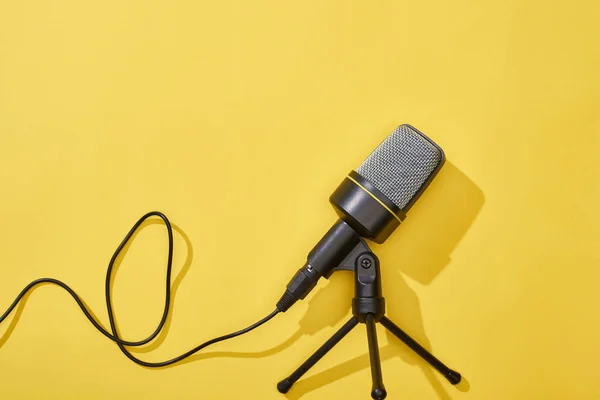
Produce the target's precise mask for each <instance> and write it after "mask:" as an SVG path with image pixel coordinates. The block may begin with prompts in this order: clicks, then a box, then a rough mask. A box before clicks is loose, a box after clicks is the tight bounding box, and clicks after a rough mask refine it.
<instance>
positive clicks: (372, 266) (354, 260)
mask: <svg viewBox="0 0 600 400" xmlns="http://www.w3.org/2000/svg"><path fill="white" fill-rule="evenodd" d="M340 269H344V270H353V271H355V280H354V289H355V295H354V299H353V300H352V314H353V317H352V318H350V320H349V321H348V322H346V324H344V326H342V327H341V328H340V330H338V331H337V332H336V333H335V334H334V335H333V336H332V337H331V338H330V339H329V340H328V341H327V342H325V343H324V344H323V345H322V346H321V347H320V348H319V349H318V350H317V351H316V352H315V353H314V354H313V355H311V356H310V357H309V358H308V360H306V361H305V362H304V363H303V364H302V365H301V366H300V367H298V369H297V370H296V371H294V372H293V373H292V374H291V375H290V376H289V377H287V378H285V379H284V380H282V381H281V382H279V383H278V384H277V390H279V392H280V393H287V392H288V391H289V390H290V388H291V387H292V385H293V384H294V383H295V382H296V381H297V380H298V379H300V378H301V377H302V375H304V374H305V373H306V372H307V371H308V370H309V369H310V368H311V367H312V366H313V365H315V364H316V363H317V361H319V360H320V359H321V358H322V357H323V356H324V355H325V354H327V352H328V351H329V350H331V349H332V348H333V347H334V346H335V345H336V344H338V343H339V341H340V340H342V339H343V338H344V336H346V335H347V334H348V333H349V332H350V331H351V330H352V329H353V328H354V327H355V326H356V325H358V323H359V322H362V323H364V324H365V325H366V326H367V340H368V343H369V356H370V360H371V378H372V380H373V388H372V390H371V397H372V398H373V399H376V400H382V399H385V397H386V396H387V392H386V391H385V387H384V385H383V378H382V376H381V362H380V360H379V346H378V344H377V334H376V331H375V323H377V322H381V324H382V325H383V326H384V327H385V328H386V329H387V330H388V331H390V332H391V333H392V334H394V336H396V337H397V338H398V339H400V340H401V341H402V342H404V343H405V344H406V345H407V346H408V347H410V348H411V349H412V350H413V351H415V352H416V353H417V354H418V355H419V356H420V357H421V358H423V359H424V360H425V361H427V362H428V363H429V364H430V365H431V366H432V367H433V368H435V369H436V370H438V371H439V372H440V373H441V374H442V375H444V377H445V378H446V379H447V380H448V381H450V383H452V384H453V385H456V384H458V383H459V382H460V380H461V375H460V374H459V373H458V372H456V371H454V370H451V369H450V368H448V367H447V366H446V365H444V363H442V362H441V361H440V360H438V359H437V358H435V357H434V356H433V355H432V354H431V353H430V352H428V351H427V350H425V349H424V348H423V347H422V346H421V345H420V344H419V343H417V342H416V341H415V340H414V339H413V338H411V337H410V336H408V335H407V334H406V333H405V332H404V331H403V330H402V329H400V328H399V327H398V326H396V324H394V323H393V322H392V321H390V320H389V319H388V318H387V317H385V315H384V314H385V299H384V298H383V296H382V293H381V276H380V273H379V260H378V258H377V256H376V255H375V254H373V253H372V252H371V251H370V250H369V248H368V247H367V245H366V243H364V242H362V243H361V244H360V245H359V246H357V248H356V249H355V250H354V251H353V252H352V254H350V255H349V256H348V257H347V258H346V260H344V262H343V263H342V265H340V266H339V267H337V268H335V270H340Z"/></svg>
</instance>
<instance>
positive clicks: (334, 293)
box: [165, 274, 353, 368]
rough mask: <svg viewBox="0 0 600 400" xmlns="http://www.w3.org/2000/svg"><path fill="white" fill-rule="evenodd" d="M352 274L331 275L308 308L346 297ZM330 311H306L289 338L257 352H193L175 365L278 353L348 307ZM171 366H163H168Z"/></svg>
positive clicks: (328, 323)
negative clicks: (325, 312) (322, 314)
mask: <svg viewBox="0 0 600 400" xmlns="http://www.w3.org/2000/svg"><path fill="white" fill-rule="evenodd" d="M351 284H352V275H351V274H335V275H333V276H332V277H331V279H330V282H329V283H328V284H327V290H320V291H318V292H317V293H316V295H315V296H314V297H313V298H312V299H311V300H310V301H309V302H308V305H309V308H310V307H312V306H311V305H312V304H314V303H316V304H329V305H331V304H336V300H339V299H340V298H347V297H348V296H351V294H352V290H353V289H352V286H351ZM328 308H329V310H328V311H330V312H328V313H327V315H326V316H321V315H318V314H316V313H306V314H305V315H304V317H303V318H302V319H301V320H300V322H299V324H300V327H299V329H298V330H297V331H296V332H294V333H293V334H292V335H291V336H290V337H289V338H287V339H286V340H285V341H283V342H282V343H280V344H278V345H276V346H274V347H271V348H270V349H267V350H262V351H257V352H207V353H198V354H195V355H193V356H191V357H189V358H187V359H185V360H183V361H181V362H179V363H177V365H182V364H187V363H190V362H194V361H198V360H205V359H209V358H215V357H229V358H262V357H268V356H271V355H274V354H276V353H279V352H281V351H283V350H285V349H287V348H288V347H290V346H292V345H293V344H294V343H295V342H297V341H298V340H300V339H301V338H302V337H303V336H305V335H314V334H315V333H317V332H319V331H320V330H321V329H323V328H324V327H325V326H334V325H335V324H336V322H337V321H338V320H340V319H341V318H343V317H344V316H345V315H346V314H347V313H348V307H345V306H343V307H337V308H332V307H328ZM169 367H171V366H168V367H165V368H169Z"/></svg>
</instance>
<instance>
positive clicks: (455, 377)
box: [446, 370, 462, 385]
mask: <svg viewBox="0 0 600 400" xmlns="http://www.w3.org/2000/svg"><path fill="white" fill-rule="evenodd" d="M446 379H448V382H450V383H451V384H453V385H458V384H459V383H460V380H461V379H462V376H461V375H460V374H459V373H458V372H456V371H454V370H449V371H448V372H447V373H446Z"/></svg>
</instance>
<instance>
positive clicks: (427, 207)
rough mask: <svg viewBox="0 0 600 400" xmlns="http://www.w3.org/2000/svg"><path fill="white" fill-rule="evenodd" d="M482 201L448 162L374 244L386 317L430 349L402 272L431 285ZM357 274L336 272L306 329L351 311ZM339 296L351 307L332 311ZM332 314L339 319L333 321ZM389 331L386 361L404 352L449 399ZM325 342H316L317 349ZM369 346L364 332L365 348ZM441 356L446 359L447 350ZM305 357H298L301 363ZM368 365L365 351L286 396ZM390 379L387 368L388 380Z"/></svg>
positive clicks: (464, 385) (443, 395)
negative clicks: (397, 224) (403, 216)
mask: <svg viewBox="0 0 600 400" xmlns="http://www.w3.org/2000/svg"><path fill="white" fill-rule="evenodd" d="M483 203H484V196H483V193H482V192H481V190H480V189H479V188H478V187H477V186H476V185H475V184H474V183H473V182H472V181H471V180H470V179H469V178H468V177H467V176H466V175H465V174H463V173H462V172H461V171H460V170H458V168H456V167H455V166H454V165H453V164H451V163H449V162H446V164H445V165H444V167H443V168H442V169H441V170H440V172H439V175H438V176H437V177H436V179H434V180H433V182H432V183H431V185H430V186H429V188H428V189H427V190H426V191H425V192H424V194H423V196H422V197H421V198H420V199H419V201H417V202H416V204H415V205H414V207H413V208H412V209H411V210H410V212H409V215H408V217H407V218H406V220H405V221H404V222H403V223H402V226H401V227H400V228H399V229H398V230H397V232H395V233H394V234H393V235H392V236H391V237H390V238H389V239H388V240H387V242H386V243H385V245H384V246H381V247H379V246H377V245H372V244H371V243H370V244H369V245H370V246H371V247H372V249H373V251H374V252H375V253H377V254H378V256H379V258H380V260H381V265H382V267H381V270H382V273H381V274H382V284H383V295H384V297H385V298H386V310H387V312H386V315H387V317H388V318H389V319H391V320H392V321H393V322H395V323H396V324H397V325H399V326H400V327H401V328H402V329H403V330H405V331H406V333H408V334H409V335H411V336H412V337H413V338H414V339H415V340H417V341H418V342H419V343H420V344H421V345H422V346H423V347H425V348H426V349H427V350H429V351H431V350H432V348H431V347H432V346H431V343H430V341H429V340H428V338H427V335H426V333H425V324H424V320H423V316H422V315H421V307H420V303H419V298H418V297H417V294H416V293H415V291H413V290H412V289H411V288H410V286H409V285H408V284H407V282H406V278H405V277H403V274H405V275H406V276H408V277H409V278H411V279H413V280H415V281H417V282H419V283H421V284H429V283H431V282H432V281H433V280H434V279H435V278H436V277H437V276H438V275H439V274H440V273H441V272H442V270H443V269H444V268H445V267H446V266H448V265H449V264H450V262H451V255H452V252H453V251H454V249H455V248H456V247H457V245H458V244H459V243H460V241H461V239H462V237H463V236H464V235H465V234H466V232H467V231H468V229H469V227H470V226H471V224H472V223H473V221H474V220H475V218H476V216H477V214H478V213H479V211H480V209H481V207H482V206H483ZM458 267H459V266H458ZM394 268H395V270H394ZM352 275H353V274H339V273H336V274H334V275H333V276H332V279H331V281H330V283H329V284H328V285H327V287H326V290H321V291H319V292H318V293H317V294H316V295H315V296H314V297H313V298H312V299H311V301H310V303H309V308H308V311H307V313H306V314H305V316H304V318H303V321H302V322H301V324H300V330H301V331H304V332H306V333H307V334H314V332H316V331H318V330H319V329H322V328H323V327H324V325H325V324H324V323H323V322H322V319H323V318H325V321H327V323H328V325H334V324H336V323H337V322H339V321H340V320H341V319H342V318H344V317H345V316H347V315H348V311H349V305H350V299H351V298H352V297H353V286H354V283H353V276H352ZM386 277H387V279H386ZM340 286H343V287H344V288H343V289H342V288H341V287H340ZM337 296H342V297H337ZM340 298H346V299H348V307H346V308H345V309H343V310H336V311H335V313H332V312H331V308H332V307H331V305H332V304H338V303H339V299H340ZM330 314H333V315H330ZM331 318H334V319H335V318H337V320H336V321H333V320H332V319H331ZM357 328H359V329H360V327H357ZM363 330H364V329H363ZM386 334H387V343H388V344H387V345H385V346H383V347H381V348H380V357H381V360H382V361H383V360H387V359H391V358H393V357H397V356H399V357H400V358H401V359H402V361H404V362H407V363H409V364H412V365H415V366H417V367H419V369H421V370H422V371H423V374H424V375H425V377H426V378H427V380H428V381H429V383H430V384H431V386H432V387H433V389H434V391H435V392H436V394H437V397H438V398H440V399H442V400H448V399H450V396H449V394H448V393H447V392H446V389H445V385H443V384H442V382H441V381H443V382H445V378H443V377H441V376H440V375H439V373H437V371H435V370H434V369H433V368H432V367H431V366H429V364H427V363H426V362H425V361H423V360H422V359H421V358H420V357H419V356H418V355H416V354H415V353H414V352H413V351H412V350H410V349H409V348H408V347H407V346H406V345H404V344H403V343H402V342H401V341H400V340H399V339H397V338H396V337H395V336H393V335H392V334H391V333H389V332H387V331H386ZM342 343H343V342H341V343H340V345H341V344H342ZM320 344H321V343H318V344H315V349H316V347H318V346H319V345H320ZM366 347H367V346H366V335H365V349H366ZM307 356H308V355H307ZM437 356H439V358H440V360H442V362H444V355H443V354H438V355H437ZM303 361H304V360H302V359H301V360H298V365H300V363H301V362H303ZM455 364H459V363H457V362H456V361H450V360H449V361H448V365H449V366H450V367H451V368H452V367H453V366H454V365H455ZM369 366H370V364H369V355H368V353H365V354H364V355H362V356H359V357H356V358H354V359H351V360H348V361H346V362H344V363H342V364H339V365H337V366H335V367H333V368H330V369H328V370H326V371H323V372H320V373H317V374H314V375H312V376H309V377H307V378H304V379H302V380H300V381H298V382H297V383H296V384H295V385H294V386H293V388H292V389H291V390H290V392H288V393H287V394H286V397H287V398H288V399H290V400H292V399H293V400H296V399H299V398H301V397H302V396H303V395H304V394H306V393H308V392H311V391H313V390H316V389H318V388H320V387H322V386H325V385H327V384H329V383H331V382H334V381H336V380H339V379H342V378H344V377H346V376H348V375H350V374H353V373H355V372H358V371H361V370H364V369H368V368H369ZM456 368H457V369H458V370H459V371H460V365H456ZM462 372H464V371H462ZM282 378H283V377H282ZM385 379H386V376H385V371H384V382H385ZM440 380H441V381H440ZM456 388H457V389H458V390H461V391H468V390H469V389H470V387H469V383H468V381H467V379H466V378H465V377H464V375H463V380H462V382H461V383H460V384H459V385H457V387H456Z"/></svg>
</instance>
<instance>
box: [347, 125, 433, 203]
mask: <svg viewBox="0 0 600 400" xmlns="http://www.w3.org/2000/svg"><path fill="white" fill-rule="evenodd" d="M443 162H444V152H443V151H442V149H441V148H440V147H439V146H438V145H436V144H435V143H433V142H432V141H431V140H430V139H429V138H428V137H426V136H425V135H423V134H422V133H421V132H419V131H418V130H416V129H415V128H413V127H412V126H410V125H401V126H399V127H398V128H396V130H395V131H394V132H392V133H391V134H390V135H389V136H388V137H387V138H385V140H384V141H383V142H382V143H381V144H380V145H379V146H378V147H377V148H376V149H375V150H373V152H372V153H371V154H370V155H369V157H367V159H366V160H365V161H364V162H363V163H362V164H361V165H360V167H358V169H356V172H357V173H358V174H359V175H360V176H362V177H363V178H364V179H366V180H367V181H369V182H370V183H371V184H372V185H373V186H375V187H376V188H377V189H379V191H380V192H382V193H383V194H384V195H385V196H387V197H388V198H389V199H390V200H391V201H392V202H393V203H394V204H395V205H396V206H398V208H400V209H401V210H402V211H404V212H406V211H407V210H408V208H410V206H412V204H413V203H414V200H416V199H417V197H418V196H419V195H420V194H421V192H422V191H423V190H424V189H425V188H426V187H427V184H428V183H429V182H430V181H431V179H432V178H433V177H434V176H435V174H436V173H437V171H438V170H439V168H440V167H441V166H442V164H443Z"/></svg>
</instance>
